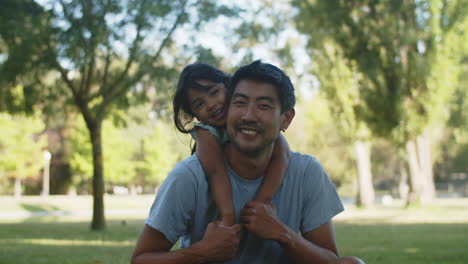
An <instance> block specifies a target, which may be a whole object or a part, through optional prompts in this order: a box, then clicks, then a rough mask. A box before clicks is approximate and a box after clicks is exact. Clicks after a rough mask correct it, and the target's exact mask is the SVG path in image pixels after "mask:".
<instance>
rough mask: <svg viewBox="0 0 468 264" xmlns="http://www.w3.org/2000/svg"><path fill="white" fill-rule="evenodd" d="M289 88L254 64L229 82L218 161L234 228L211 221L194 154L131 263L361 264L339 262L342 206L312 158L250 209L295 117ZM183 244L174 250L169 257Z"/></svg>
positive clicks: (300, 158) (161, 197)
mask: <svg viewBox="0 0 468 264" xmlns="http://www.w3.org/2000/svg"><path fill="white" fill-rule="evenodd" d="M294 104H295V97H294V88H293V85H292V84H291V81H290V80H289V78H288V77H287V76H286V75H285V74H284V73H283V72H282V71H281V70H280V69H278V68H277V67H275V66H273V65H271V64H266V63H262V62H260V61H255V62H253V63H252V64H249V65H246V66H244V67H242V68H240V69H239V70H238V71H237V72H236V73H235V74H234V76H233V78H232V91H231V102H230V106H229V112H228V117H227V131H228V134H229V137H230V140H231V143H229V144H227V145H226V146H225V157H226V163H227V167H228V172H229V176H230V181H231V185H232V193H233V202H234V208H235V209H236V214H237V216H238V219H239V222H240V224H236V225H233V226H225V225H223V224H222V223H221V222H219V221H216V220H217V215H216V214H217V212H216V207H215V205H214V202H213V201H212V199H211V194H210V190H209V185H208V183H207V181H206V178H205V175H204V172H203V167H202V166H201V164H200V162H199V160H198V158H197V157H196V155H194V156H191V157H190V158H188V159H186V160H185V161H182V162H181V163H179V164H178V165H177V166H176V167H175V168H174V170H173V171H172V172H171V174H170V175H169V176H168V178H167V179H166V180H165V181H164V183H163V184H162V186H161V187H160V190H159V192H158V195H157V197H156V200H155V202H154V204H153V206H152V208H151V213H150V216H149V217H148V219H147V221H146V225H145V227H144V230H143V232H142V234H141V236H140V239H139V241H138V243H137V246H136V248H135V251H134V253H133V256H132V263H134V264H137V263H210V262H223V263H292V262H293V263H362V262H361V261H360V260H359V259H357V258H353V257H350V258H339V257H338V250H337V247H336V243H335V239H334V231H333V226H332V222H331V219H332V218H333V217H334V216H335V215H336V214H338V213H340V212H341V211H343V206H342V204H341V201H340V199H339V197H338V195H337V193H336V191H335V188H334V186H333V184H332V183H331V181H330V179H329V178H328V176H327V174H326V173H325V172H324V170H323V169H322V167H321V166H320V164H319V163H318V162H317V161H316V160H315V159H314V158H312V157H310V156H307V155H302V154H300V153H292V154H291V160H290V165H289V168H288V171H287V172H286V174H285V176H284V179H283V183H282V185H281V186H280V188H279V190H278V191H277V193H276V194H275V196H274V198H273V200H272V202H271V204H263V203H261V202H257V201H255V202H252V201H251V200H252V199H253V198H254V196H255V192H256V191H257V189H258V188H259V186H260V184H261V183H262V180H263V175H264V173H265V170H266V168H267V166H268V163H269V162H270V159H271V154H272V151H273V146H274V142H275V140H276V139H277V138H278V136H279V133H280V131H282V130H283V131H284V130H285V129H287V128H288V126H289V124H290V123H291V121H292V119H293V118H294V114H295V112H294V108H293V107H294ZM180 237H182V240H181V247H182V249H180V250H175V251H170V249H171V247H172V245H173V244H174V243H175V242H176V241H177V239H178V238H180Z"/></svg>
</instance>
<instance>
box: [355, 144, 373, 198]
mask: <svg viewBox="0 0 468 264" xmlns="http://www.w3.org/2000/svg"><path fill="white" fill-rule="evenodd" d="M354 147H355V149H356V162H357V168H358V186H359V189H358V199H357V200H356V202H357V205H358V206H363V207H369V206H372V205H373V204H374V199H375V194H374V186H373V185H372V172H371V162H370V144H369V142H363V141H356V142H355V143H354Z"/></svg>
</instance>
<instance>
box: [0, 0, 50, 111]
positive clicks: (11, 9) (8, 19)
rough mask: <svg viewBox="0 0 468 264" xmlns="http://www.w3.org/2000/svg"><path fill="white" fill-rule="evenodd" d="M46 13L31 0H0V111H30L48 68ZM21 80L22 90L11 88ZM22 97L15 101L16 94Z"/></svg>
mask: <svg viewBox="0 0 468 264" xmlns="http://www.w3.org/2000/svg"><path fill="white" fill-rule="evenodd" d="M50 19H51V18H50V15H49V14H48V13H47V12H46V11H45V10H44V9H43V8H42V7H41V6H40V5H38V4H37V3H35V2H34V1H32V0H4V1H2V8H1V10H0V111H9V112H12V113H18V112H23V111H26V112H28V113H31V112H33V106H34V105H35V104H36V103H37V102H41V101H42V99H43V98H42V92H41V85H40V83H41V81H40V80H41V79H42V78H43V76H44V74H45V73H47V71H48V70H49V69H50V63H49V60H50V56H51V54H50V52H49V49H48V47H47V45H48V43H46V42H45V39H46V38H47V35H48V34H51V28H50ZM16 84H22V86H23V89H22V90H21V92H22V94H18V93H17V92H16V91H14V90H13V89H11V87H14V86H15V85H16ZM18 96H20V97H22V100H20V101H18V99H17V97H18Z"/></svg>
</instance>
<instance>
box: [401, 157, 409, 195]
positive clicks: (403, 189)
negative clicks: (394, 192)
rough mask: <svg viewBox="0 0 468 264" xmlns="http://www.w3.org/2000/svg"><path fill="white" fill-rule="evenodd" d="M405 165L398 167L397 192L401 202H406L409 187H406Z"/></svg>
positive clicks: (406, 171)
mask: <svg viewBox="0 0 468 264" xmlns="http://www.w3.org/2000/svg"><path fill="white" fill-rule="evenodd" d="M406 165H407V164H404V163H402V164H401V165H400V183H399V184H398V192H399V194H400V199H401V200H402V201H408V194H409V191H410V187H409V185H408V169H407V167H406Z"/></svg>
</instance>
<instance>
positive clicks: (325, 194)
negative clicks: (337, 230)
mask: <svg viewBox="0 0 468 264" xmlns="http://www.w3.org/2000/svg"><path fill="white" fill-rule="evenodd" d="M308 163H309V164H308V166H307V168H306V171H305V173H306V175H305V177H304V181H305V182H304V184H303V185H302V186H304V188H307V189H308V190H307V191H306V195H305V203H304V207H303V214H302V215H303V219H302V221H301V232H302V233H307V232H309V231H311V230H314V229H316V228H318V227H320V226H321V225H323V224H325V223H326V222H328V221H330V220H331V219H332V218H333V217H334V216H336V215H337V214H339V213H341V212H342V211H343V210H344V207H343V203H342V202H341V199H340V197H339V196H338V193H337V192H336V189H335V186H334V185H333V183H332V182H331V180H330V178H329V177H328V175H327V173H326V172H325V170H324V169H323V168H322V166H321V165H320V163H318V162H317V161H316V160H315V159H311V160H310V161H309V162H308Z"/></svg>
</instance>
